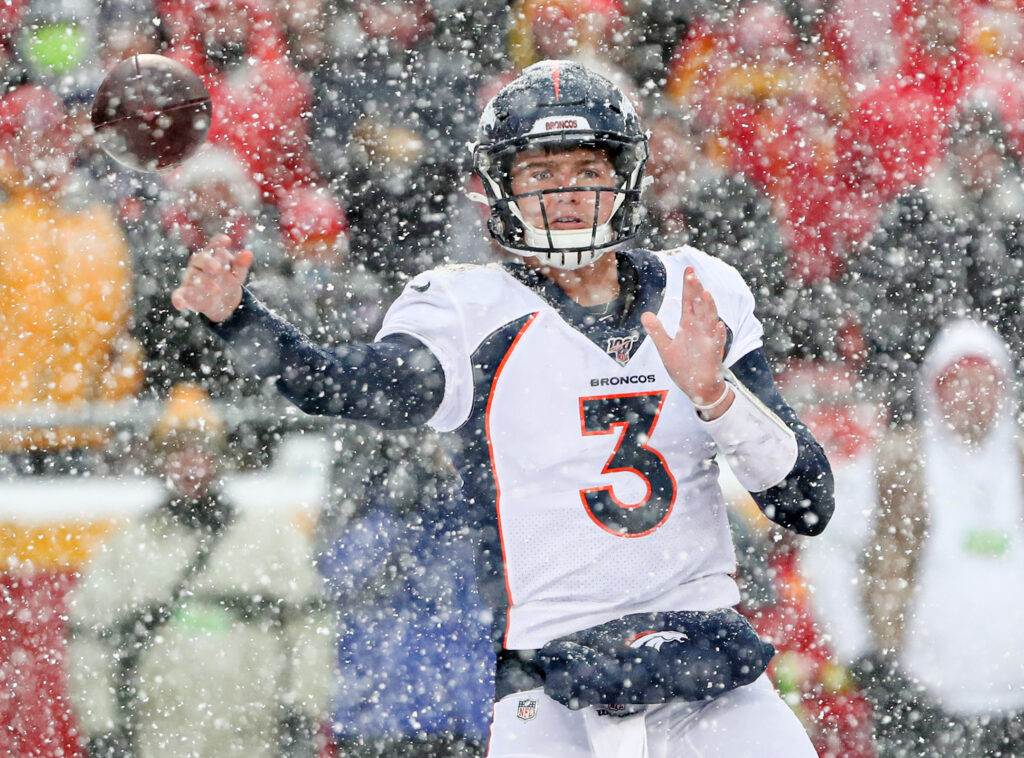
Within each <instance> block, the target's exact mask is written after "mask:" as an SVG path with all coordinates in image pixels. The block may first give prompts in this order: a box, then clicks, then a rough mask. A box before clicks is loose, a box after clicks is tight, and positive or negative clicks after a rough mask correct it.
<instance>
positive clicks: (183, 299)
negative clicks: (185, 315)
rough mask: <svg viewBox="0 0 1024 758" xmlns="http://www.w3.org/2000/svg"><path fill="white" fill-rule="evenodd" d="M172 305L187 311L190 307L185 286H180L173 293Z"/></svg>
mask: <svg viewBox="0 0 1024 758" xmlns="http://www.w3.org/2000/svg"><path fill="white" fill-rule="evenodd" d="M171 305H173V306H174V307H175V308H177V309H178V310H179V311H187V310H188V308H189V299H188V295H187V294H186V293H185V288H184V287H178V289H176V290H174V292H172V293H171Z"/></svg>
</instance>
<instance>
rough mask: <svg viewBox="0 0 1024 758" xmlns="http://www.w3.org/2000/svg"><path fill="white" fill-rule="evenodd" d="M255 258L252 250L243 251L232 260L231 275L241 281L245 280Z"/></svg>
mask: <svg viewBox="0 0 1024 758" xmlns="http://www.w3.org/2000/svg"><path fill="white" fill-rule="evenodd" d="M254 258H255V256H254V255H253V254H252V251H251V250H242V251H241V252H239V253H238V254H237V255H235V256H234V257H233V258H232V259H231V264H230V265H231V273H232V274H234V275H235V277H236V278H237V279H238V280H239V281H242V280H244V279H245V275H246V274H248V273H249V267H250V266H252V262H253V260H254Z"/></svg>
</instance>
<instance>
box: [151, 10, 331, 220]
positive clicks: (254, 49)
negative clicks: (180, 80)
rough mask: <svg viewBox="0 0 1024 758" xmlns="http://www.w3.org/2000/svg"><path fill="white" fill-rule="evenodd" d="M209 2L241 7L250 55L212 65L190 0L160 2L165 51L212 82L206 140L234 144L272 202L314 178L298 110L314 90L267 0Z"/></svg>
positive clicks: (198, 14) (301, 110)
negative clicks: (167, 41)
mask: <svg viewBox="0 0 1024 758" xmlns="http://www.w3.org/2000/svg"><path fill="white" fill-rule="evenodd" d="M210 1H211V0H207V4H210ZM212 2H214V3H216V2H220V3H226V2H232V3H236V4H240V5H242V6H244V7H245V8H246V11H247V16H248V19H249V26H248V30H247V31H248V34H247V39H248V45H247V54H248V56H249V60H248V61H247V62H246V63H244V64H242V65H240V66H238V67H236V68H233V69H231V70H230V71H228V72H227V73H222V72H220V71H218V70H217V69H216V68H215V67H214V66H213V65H212V64H211V63H210V62H209V61H208V60H207V57H206V54H205V51H204V46H203V29H202V14H201V12H200V10H198V9H197V7H195V6H194V5H193V3H191V2H188V0H163V2H162V3H161V13H162V15H163V16H164V18H165V19H166V20H167V23H168V26H169V30H170V33H171V40H172V41H171V50H170V53H169V54H170V55H171V57H174V58H176V59H178V60H180V61H182V62H183V63H185V64H186V65H188V66H189V67H190V68H192V69H193V70H194V71H196V72H197V73H199V75H200V76H201V77H202V78H203V81H204V83H205V84H206V86H207V88H208V89H209V90H210V95H211V97H212V98H213V105H214V107H213V123H212V125H211V127H210V134H209V137H208V139H209V140H210V142H212V143H214V144H220V145H223V146H225V147H228V148H230V149H231V150H233V151H234V152H235V153H236V154H237V155H238V157H239V159H240V160H241V161H242V162H243V163H244V164H245V165H246V167H247V168H248V170H249V172H250V174H251V176H252V178H253V180H254V181H255V182H256V183H257V185H258V186H259V187H260V189H261V191H262V192H263V198H264V200H265V201H268V202H272V203H277V202H279V201H280V200H281V199H282V198H283V197H285V196H286V195H287V194H288V193H289V191H290V190H291V189H292V188H294V187H296V186H297V185H303V184H308V183H310V182H312V181H315V178H316V170H315V167H314V163H313V158H312V156H311V154H310V150H309V139H308V130H307V127H306V123H305V118H304V114H308V112H309V110H310V107H311V99H312V91H311V89H310V87H309V84H308V83H307V82H306V80H305V79H304V78H303V76H302V74H301V73H300V72H299V71H298V70H297V69H296V68H295V67H294V66H293V65H292V64H291V63H290V62H289V61H288V59H287V57H286V53H285V43H284V38H283V33H282V30H281V28H280V24H279V23H278V21H277V18H276V16H275V15H274V13H273V9H272V8H270V7H269V6H268V5H267V4H266V2H265V0H212Z"/></svg>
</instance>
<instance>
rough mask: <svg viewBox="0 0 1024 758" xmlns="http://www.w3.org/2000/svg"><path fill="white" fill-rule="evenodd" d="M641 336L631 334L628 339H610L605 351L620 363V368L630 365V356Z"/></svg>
mask: <svg viewBox="0 0 1024 758" xmlns="http://www.w3.org/2000/svg"><path fill="white" fill-rule="evenodd" d="M637 339H639V336H638V335H636V334H630V335H629V336H628V337H610V338H609V339H608V343H607V346H606V347H605V349H604V351H605V352H606V353H608V355H610V356H611V357H612V358H614V359H615V360H616V361H618V362H619V365H620V366H625V365H626V364H627V363H629V356H630V355H632V353H633V345H635V344H636V341H637Z"/></svg>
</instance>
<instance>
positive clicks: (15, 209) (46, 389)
mask: <svg viewBox="0 0 1024 758" xmlns="http://www.w3.org/2000/svg"><path fill="white" fill-rule="evenodd" d="M8 188H9V191H8V192H7V193H6V194H0V414H3V413H12V412H13V413H18V412H26V411H30V410H38V409H39V408H41V407H45V406H46V405H47V404H52V405H54V406H56V407H58V408H60V409H70V408H73V407H75V406H80V405H83V404H85V403H90V402H97V401H115V400H118V399H121V398H124V397H126V396H129V395H132V394H134V393H135V392H136V391H137V389H138V385H139V380H140V378H141V370H140V351H139V349H138V347H137V345H136V344H135V343H134V341H133V340H132V339H131V337H130V336H129V332H128V327H129V318H130V312H131V308H130V304H131V280H130V276H131V270H130V259H129V253H128V248H127V245H126V243H125V241H124V239H123V237H122V235H121V233H120V230H119V229H118V227H117V224H116V223H115V221H114V219H113V217H112V216H111V214H110V212H109V211H108V210H107V209H106V208H105V207H104V206H101V205H99V204H95V203H93V204H89V205H85V206H83V207H80V208H73V207H70V203H68V202H65V203H64V204H62V203H61V201H59V200H57V199H55V197H54V196H53V195H47V194H43V193H40V192H37V191H35V190H33V189H29V188H23V187H17V186H14V187H12V186H11V185H10V184H9V185H8ZM2 192H3V191H2V190H0V193H2ZM102 439H103V437H102V434H101V432H100V431H99V430H86V429H81V428H66V427H65V428H60V429H39V430H33V431H10V430H7V431H3V430H0V452H13V451H17V450H30V449H44V450H45V449H55V448H66V447H82V446H87V445H90V444H95V443H97V442H99V441H101V440H102Z"/></svg>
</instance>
